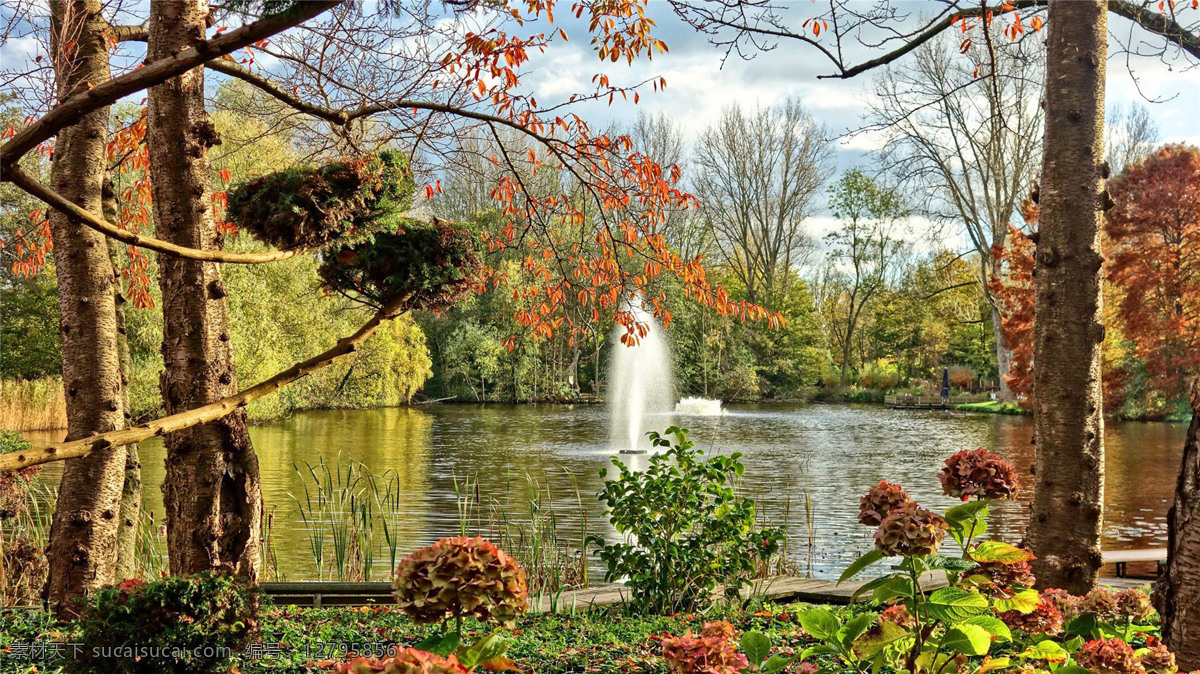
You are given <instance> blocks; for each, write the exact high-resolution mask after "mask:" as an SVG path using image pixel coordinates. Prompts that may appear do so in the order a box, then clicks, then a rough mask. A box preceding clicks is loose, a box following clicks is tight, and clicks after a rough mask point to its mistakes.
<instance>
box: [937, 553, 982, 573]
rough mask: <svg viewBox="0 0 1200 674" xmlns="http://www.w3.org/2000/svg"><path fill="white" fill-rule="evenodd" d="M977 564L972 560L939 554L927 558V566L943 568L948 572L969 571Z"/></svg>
mask: <svg viewBox="0 0 1200 674" xmlns="http://www.w3.org/2000/svg"><path fill="white" fill-rule="evenodd" d="M977 566H979V565H978V564H976V563H975V562H974V561H973V560H970V559H963V558H962V557H943V556H941V555H935V556H933V557H931V558H930V559H929V568H931V569H945V570H946V571H949V572H950V573H962V572H963V571H970V570H971V569H973V568H975V567H977Z"/></svg>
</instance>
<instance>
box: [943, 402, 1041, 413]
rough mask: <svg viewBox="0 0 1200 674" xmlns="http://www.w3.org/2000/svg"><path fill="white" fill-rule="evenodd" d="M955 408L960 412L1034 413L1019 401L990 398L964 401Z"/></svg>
mask: <svg viewBox="0 0 1200 674" xmlns="http://www.w3.org/2000/svg"><path fill="white" fill-rule="evenodd" d="M954 409H956V410H959V411H960V412H986V413H987V414H1011V415H1024V414H1032V412H1031V411H1030V410H1027V409H1025V408H1024V407H1021V405H1020V404H1018V403H1015V402H1012V401H1000V400H989V401H988V402H984V403H964V404H962V405H955V406H954Z"/></svg>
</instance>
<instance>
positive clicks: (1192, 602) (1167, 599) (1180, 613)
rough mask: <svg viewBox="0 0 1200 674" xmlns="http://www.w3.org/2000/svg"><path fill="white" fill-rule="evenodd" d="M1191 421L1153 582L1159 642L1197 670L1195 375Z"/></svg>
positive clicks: (1199, 464)
mask: <svg viewBox="0 0 1200 674" xmlns="http://www.w3.org/2000/svg"><path fill="white" fill-rule="evenodd" d="M1191 399H1192V425H1191V426H1190V427H1189V428H1188V434H1187V442H1186V444H1184V446H1183V457H1182V458H1181V459H1180V465H1179V480H1178V482H1176V483H1175V501H1174V503H1173V504H1172V505H1171V510H1170V512H1168V513H1167V531H1168V534H1167V566H1166V568H1164V569H1163V573H1162V575H1161V576H1159V579H1158V582H1157V583H1155V591H1154V596H1155V600H1156V603H1157V605H1158V612H1159V613H1160V614H1161V615H1162V621H1163V641H1164V642H1165V643H1166V644H1167V648H1170V649H1171V651H1172V652H1173V653H1175V658H1176V664H1178V665H1179V671H1181V672H1187V671H1194V670H1196V669H1198V668H1200V376H1198V377H1196V380H1195V381H1193V382H1192V395H1191Z"/></svg>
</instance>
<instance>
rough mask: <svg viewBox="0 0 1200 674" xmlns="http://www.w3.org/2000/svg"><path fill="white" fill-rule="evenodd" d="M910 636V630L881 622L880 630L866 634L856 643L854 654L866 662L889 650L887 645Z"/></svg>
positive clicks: (892, 623)
mask: <svg viewBox="0 0 1200 674" xmlns="http://www.w3.org/2000/svg"><path fill="white" fill-rule="evenodd" d="M906 636H908V630H906V629H904V628H903V627H901V626H899V625H897V624H896V623H894V622H890V621H889V622H881V623H879V628H878V629H873V630H871V631H869V632H866V633H864V634H863V635H862V636H860V637H859V638H858V639H856V640H855V641H854V646H853V649H854V654H855V655H856V656H858V658H859V659H860V660H866V659H868V658H870V657H871V656H872V655H875V654H876V653H878V652H880V651H882V650H883V649H884V648H887V645H888V644H890V643H892V642H894V641H897V640H900V639H903V638H904V637H906Z"/></svg>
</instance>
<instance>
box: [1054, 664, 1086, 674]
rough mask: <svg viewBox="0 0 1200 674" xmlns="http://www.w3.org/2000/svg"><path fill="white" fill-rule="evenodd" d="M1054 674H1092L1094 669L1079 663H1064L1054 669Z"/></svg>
mask: <svg viewBox="0 0 1200 674" xmlns="http://www.w3.org/2000/svg"><path fill="white" fill-rule="evenodd" d="M1054 674H1092V670H1090V669H1087V668H1086V667H1080V666H1079V665H1063V666H1062V667H1059V668H1058V669H1056V670H1054Z"/></svg>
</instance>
